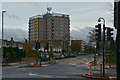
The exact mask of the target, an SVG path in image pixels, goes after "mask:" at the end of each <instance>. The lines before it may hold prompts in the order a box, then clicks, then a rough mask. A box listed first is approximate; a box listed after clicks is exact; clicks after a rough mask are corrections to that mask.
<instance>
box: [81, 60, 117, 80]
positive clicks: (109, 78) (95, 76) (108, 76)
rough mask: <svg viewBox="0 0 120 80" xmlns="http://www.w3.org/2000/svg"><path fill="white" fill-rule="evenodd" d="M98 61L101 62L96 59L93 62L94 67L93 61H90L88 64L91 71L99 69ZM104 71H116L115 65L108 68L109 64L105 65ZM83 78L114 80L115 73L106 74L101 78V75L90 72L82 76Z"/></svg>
mask: <svg viewBox="0 0 120 80" xmlns="http://www.w3.org/2000/svg"><path fill="white" fill-rule="evenodd" d="M99 61H101V60H99V59H97V60H96V61H95V65H94V61H91V62H90V63H89V64H91V65H92V69H94V68H98V69H100V64H99ZM105 69H107V70H110V69H113V70H116V64H111V66H110V67H109V64H105ZM83 76H84V77H87V78H93V79H105V80H116V73H106V74H105V76H103V75H102V74H101V73H94V72H91V73H86V74H83Z"/></svg>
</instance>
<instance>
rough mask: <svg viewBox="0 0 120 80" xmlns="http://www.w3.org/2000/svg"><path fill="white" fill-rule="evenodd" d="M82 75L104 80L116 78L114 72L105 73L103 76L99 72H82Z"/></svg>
mask: <svg viewBox="0 0 120 80" xmlns="http://www.w3.org/2000/svg"><path fill="white" fill-rule="evenodd" d="M83 77H86V78H94V79H105V80H108V79H110V78H113V79H112V80H114V79H116V75H115V74H105V76H103V75H102V74H100V73H92V74H89V73H88V74H83Z"/></svg>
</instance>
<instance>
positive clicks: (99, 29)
mask: <svg viewBox="0 0 120 80" xmlns="http://www.w3.org/2000/svg"><path fill="white" fill-rule="evenodd" d="M95 28H96V29H95V32H96V34H95V35H96V40H97V41H101V24H98V25H95Z"/></svg>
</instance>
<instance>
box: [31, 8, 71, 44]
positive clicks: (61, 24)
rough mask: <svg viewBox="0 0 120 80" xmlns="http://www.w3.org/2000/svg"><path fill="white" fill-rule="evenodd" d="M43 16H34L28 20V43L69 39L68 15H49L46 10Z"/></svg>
mask: <svg viewBox="0 0 120 80" xmlns="http://www.w3.org/2000/svg"><path fill="white" fill-rule="evenodd" d="M47 10H48V11H47V13H45V14H44V15H36V16H32V17H30V18H29V41H30V42H33V43H34V42H35V40H38V41H44V40H46V41H49V40H61V41H62V40H65V38H67V39H68V40H69V39H70V18H69V15H66V14H60V13H53V12H52V13H51V12H50V10H51V8H50V7H49V8H47Z"/></svg>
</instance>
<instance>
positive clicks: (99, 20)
mask: <svg viewBox="0 0 120 80" xmlns="http://www.w3.org/2000/svg"><path fill="white" fill-rule="evenodd" d="M101 19H102V20H103V76H105V64H104V62H105V59H104V56H105V55H104V54H105V53H104V49H105V45H104V44H105V19H104V18H102V17H100V18H99V19H98V22H101Z"/></svg>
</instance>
